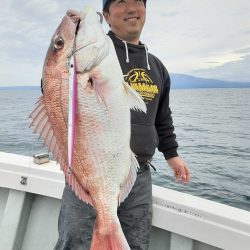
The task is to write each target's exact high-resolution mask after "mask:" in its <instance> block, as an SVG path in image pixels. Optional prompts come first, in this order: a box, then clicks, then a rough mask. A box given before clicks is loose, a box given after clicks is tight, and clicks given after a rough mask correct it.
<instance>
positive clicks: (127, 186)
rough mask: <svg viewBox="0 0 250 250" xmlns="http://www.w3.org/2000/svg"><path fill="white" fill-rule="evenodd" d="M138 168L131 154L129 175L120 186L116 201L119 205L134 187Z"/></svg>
mask: <svg viewBox="0 0 250 250" xmlns="http://www.w3.org/2000/svg"><path fill="white" fill-rule="evenodd" d="M139 168H140V166H139V163H138V161H137V160H136V157H135V155H134V153H132V152H131V167H130V171H129V175H128V177H127V179H126V181H125V183H124V185H122V186H121V190H120V195H119V200H118V204H119V205H120V204H121V202H123V201H124V200H125V199H126V198H127V196H128V194H129V193H130V191H131V189H132V187H133V186H134V183H135V181H136V177H137V171H138V169H139Z"/></svg>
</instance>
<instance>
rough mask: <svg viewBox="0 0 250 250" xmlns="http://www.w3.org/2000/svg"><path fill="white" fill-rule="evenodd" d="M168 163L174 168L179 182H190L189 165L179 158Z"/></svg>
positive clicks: (173, 158) (171, 159) (169, 160)
mask: <svg viewBox="0 0 250 250" xmlns="http://www.w3.org/2000/svg"><path fill="white" fill-rule="evenodd" d="M167 163H168V165H169V166H170V167H171V168H172V170H173V172H174V176H175V180H176V181H177V182H179V181H180V180H181V181H182V183H187V182H188V181H189V171H188V168H187V165H186V164H185V162H184V161H183V160H182V159H181V158H180V157H179V156H176V157H172V158H170V159H168V160H167Z"/></svg>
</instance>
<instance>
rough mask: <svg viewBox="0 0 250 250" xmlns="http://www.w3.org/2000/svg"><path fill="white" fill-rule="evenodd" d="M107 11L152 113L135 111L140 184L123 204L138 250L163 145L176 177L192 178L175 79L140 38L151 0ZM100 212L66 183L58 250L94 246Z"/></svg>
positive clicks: (145, 235)
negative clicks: (183, 154)
mask: <svg viewBox="0 0 250 250" xmlns="http://www.w3.org/2000/svg"><path fill="white" fill-rule="evenodd" d="M103 15H104V17H105V20H106V22H107V23H108V24H109V26H110V29H111V31H110V32H109V34H108V35H109V36H110V38H111V39H112V41H113V43H114V46H115V49H116V52H117V56H118V59H119V62H120V65H121V68H122V71H123V74H124V75H125V80H126V81H127V82H128V83H129V84H130V85H131V87H133V88H134V89H135V90H137V91H138V92H139V93H140V94H141V96H142V98H143V99H144V101H145V103H146V105H147V114H143V113H142V112H136V111H131V149H132V151H133V152H134V153H135V154H136V156H137V159H138V162H139V164H140V170H139V171H138V174H137V179H136V182H135V184H134V186H133V188H132V190H131V192H130V194H129V196H128V197H127V198H126V200H125V201H124V202H122V203H121V205H120V207H119V208H118V211H117V213H118V217H119V220H120V222H121V226H122V229H123V232H124V234H125V236H126V239H127V241H128V243H129V245H130V247H131V249H132V250H133V249H134V250H135V249H137V250H145V249H148V246H149V239H150V231H151V222H152V182H151V173H150V167H149V166H150V160H151V159H152V156H153V154H154V152H155V148H156V147H157V146H158V149H159V151H161V152H163V154H164V156H165V158H166V160H167V163H168V165H169V166H170V167H171V168H172V169H173V171H174V175H175V178H176V180H177V181H179V180H180V179H181V180H182V182H183V183H184V182H188V180H189V171H188V168H187V166H186V165H185V163H184V162H183V161H182V160H181V159H180V157H179V156H178V154H177V147H178V144H177V142H176V140H175V134H174V127H173V122H172V117H171V110H170V108H169V90H170V78H169V75H168V72H167V70H166V69H165V67H164V66H163V64H162V63H161V62H160V61H159V59H157V58H156V57H155V56H153V55H151V54H149V53H148V51H147V47H146V46H145V45H143V44H142V43H141V42H140V41H139V40H140V34H141V31H142V28H143V26H144V22H145V16H146V0H144V1H142V0H139V1H138V0H104V1H103ZM94 220H95V212H94V210H93V208H92V207H91V206H89V205H87V204H85V203H84V202H82V201H80V200H79V199H78V198H77V197H76V196H75V194H74V193H73V192H72V191H71V189H70V188H69V187H68V186H66V187H65V190H64V194H63V198H62V207H61V211H60V216H59V239H58V242H57V245H56V247H55V249H56V250H62V249H64V250H66V249H72V250H76V249H89V246H90V242H91V237H92V230H93V224H94Z"/></svg>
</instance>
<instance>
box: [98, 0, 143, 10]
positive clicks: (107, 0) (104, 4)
mask: <svg viewBox="0 0 250 250" xmlns="http://www.w3.org/2000/svg"><path fill="white" fill-rule="evenodd" d="M109 2H110V0H103V1H102V3H103V4H102V9H103V10H104V9H105V6H106V5H107V4H108V3H109ZM143 2H144V5H145V7H146V2H147V0H143Z"/></svg>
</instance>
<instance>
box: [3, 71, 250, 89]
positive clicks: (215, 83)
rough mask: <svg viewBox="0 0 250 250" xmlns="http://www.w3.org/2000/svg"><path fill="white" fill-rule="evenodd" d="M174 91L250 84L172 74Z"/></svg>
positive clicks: (238, 86) (244, 86) (243, 86)
mask: <svg viewBox="0 0 250 250" xmlns="http://www.w3.org/2000/svg"><path fill="white" fill-rule="evenodd" d="M170 77H171V88H172V89H196V88H250V82H233V81H222V80H215V79H207V78H200V77H195V76H191V75H185V74H174V73H173V74H170ZM25 88H26V89H40V85H37V86H10V87H0V89H13V90H17V89H25Z"/></svg>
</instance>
